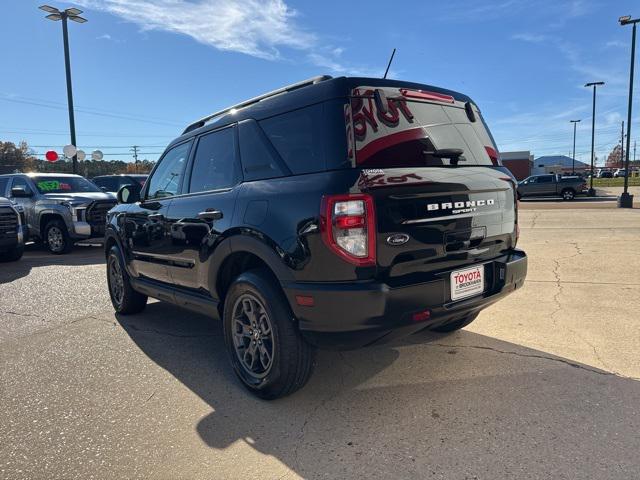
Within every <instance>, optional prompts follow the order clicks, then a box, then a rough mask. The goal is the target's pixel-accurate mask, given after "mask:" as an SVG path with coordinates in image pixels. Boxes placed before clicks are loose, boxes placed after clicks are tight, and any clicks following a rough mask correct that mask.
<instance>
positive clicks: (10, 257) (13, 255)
mask: <svg viewBox="0 0 640 480" xmlns="http://www.w3.org/2000/svg"><path fill="white" fill-rule="evenodd" d="M23 254H24V245H20V246H19V247H16V248H14V249H13V250H9V251H8V252H4V253H0V262H17V261H18V260H20V259H21V258H22V255H23Z"/></svg>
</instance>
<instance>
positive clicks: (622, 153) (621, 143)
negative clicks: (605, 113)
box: [618, 120, 624, 168]
mask: <svg viewBox="0 0 640 480" xmlns="http://www.w3.org/2000/svg"><path fill="white" fill-rule="evenodd" d="M622 162H624V120H623V121H622V133H621V135H620V166H619V167H618V168H622V165H623V164H622Z"/></svg>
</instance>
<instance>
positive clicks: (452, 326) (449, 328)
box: [429, 313, 478, 333]
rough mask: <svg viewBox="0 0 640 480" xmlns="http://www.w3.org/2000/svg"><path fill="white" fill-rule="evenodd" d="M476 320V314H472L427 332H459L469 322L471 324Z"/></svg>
mask: <svg viewBox="0 0 640 480" xmlns="http://www.w3.org/2000/svg"><path fill="white" fill-rule="evenodd" d="M476 318H478V314H477V313H473V314H471V315H467V316H466V317H462V318H458V319H456V320H452V321H450V322H449V323H445V324H444V325H439V326H437V327H432V328H430V329H429V330H431V331H432V332H438V333H450V332H455V331H456V330H460V329H461V328H464V327H466V326H467V325H469V324H470V323H471V322H473V321H474V320H475V319H476Z"/></svg>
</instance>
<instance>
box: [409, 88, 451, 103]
mask: <svg viewBox="0 0 640 480" xmlns="http://www.w3.org/2000/svg"><path fill="white" fill-rule="evenodd" d="M400 93H401V94H402V95H403V96H404V97H408V98H419V99H421V100H435V101H436V102H444V103H454V102H455V99H454V98H453V97H452V96H451V95H445V94H442V93H436V92H427V91H424V90H408V89H406V88H401V89H400Z"/></svg>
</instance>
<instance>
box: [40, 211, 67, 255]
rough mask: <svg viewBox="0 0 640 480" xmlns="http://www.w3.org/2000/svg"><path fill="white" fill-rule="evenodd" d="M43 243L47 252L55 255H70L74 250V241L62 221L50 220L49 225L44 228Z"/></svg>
mask: <svg viewBox="0 0 640 480" xmlns="http://www.w3.org/2000/svg"><path fill="white" fill-rule="evenodd" d="M42 241H43V243H44V245H45V247H46V248H47V250H49V252H50V253H53V254H54V255H63V254H65V253H69V252H70V251H71V249H72V248H73V241H72V240H71V237H70V236H69V231H68V230H67V226H66V225H65V224H64V222H63V221H62V220H50V221H49V223H47V225H46V226H45V227H44V232H43V238H42Z"/></svg>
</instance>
